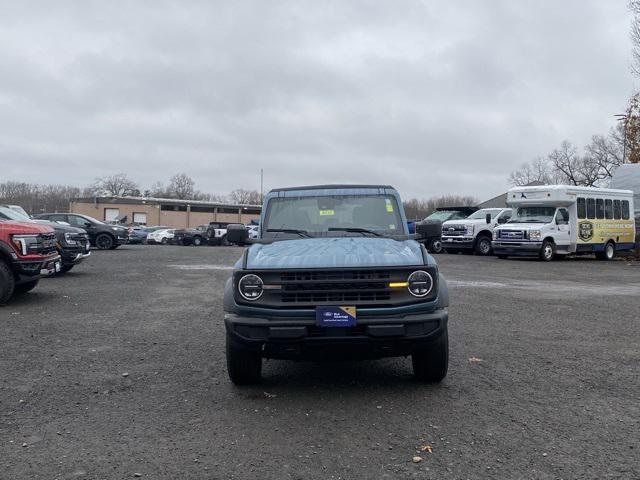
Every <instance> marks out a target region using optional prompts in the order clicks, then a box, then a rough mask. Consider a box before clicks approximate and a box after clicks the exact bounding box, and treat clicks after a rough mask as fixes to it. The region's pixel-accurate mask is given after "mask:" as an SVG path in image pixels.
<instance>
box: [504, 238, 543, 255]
mask: <svg viewBox="0 0 640 480" xmlns="http://www.w3.org/2000/svg"><path fill="white" fill-rule="evenodd" d="M491 246H492V247H493V253H494V254H495V255H513V256H523V257H529V256H537V255H538V253H539V252H540V249H541V248H542V242H526V241H520V242H507V241H502V240H494V241H493V242H491Z"/></svg>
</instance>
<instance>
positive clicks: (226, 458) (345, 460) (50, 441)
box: [0, 246, 640, 480]
mask: <svg viewBox="0 0 640 480" xmlns="http://www.w3.org/2000/svg"><path fill="white" fill-rule="evenodd" d="M239 255H240V249H239V248H234V247H227V248H222V247H219V248H215V247H209V248H207V247H200V248H195V247H163V246H125V247H123V248H120V249H118V250H115V251H108V252H102V251H94V252H93V255H92V257H91V258H90V259H89V260H88V261H87V262H86V263H85V264H83V265H81V266H79V267H77V268H76V269H74V270H73V271H72V272H70V273H69V274H68V275H66V276H64V277H60V278H52V279H44V280H43V281H42V282H41V284H40V285H39V286H38V288H37V289H36V290H34V292H32V293H30V294H27V295H24V296H22V297H19V298H17V299H16V300H15V301H13V303H11V304H10V305H9V306H7V307H4V308H0V328H1V329H2V330H1V335H0V372H1V373H2V379H1V382H0V478H2V479H11V480H13V479H23V478H46V479H58V478H60V479H63V478H64V479H66V478H80V479H84V478H86V479H101V478H109V479H111V478H114V479H124V478H136V477H137V476H141V478H148V479H165V478H166V479H176V478H181V479H186V478H197V479H200V478H204V479H228V478H238V479H240V478H247V479H249V478H259V479H287V478H296V479H315V478H318V479H334V478H335V479H337V478H343V479H354V478H363V479H365V478H366V479H371V478H376V479H380V478H390V479H397V478H421V479H428V478H434V479H435V478H438V479H441V478H455V479H465V478H470V479H477V478H496V479H505V478H535V479H547V478H548V479H559V478H564V479H575V478H581V479H582V478H587V479H606V478H620V479H633V478H640V451H639V449H640V442H639V441H638V440H639V438H640V386H639V374H638V373H639V371H638V365H640V347H639V345H640V322H639V321H638V320H639V316H640V313H639V312H640V266H638V265H637V264H636V265H628V264H627V263H626V262H624V261H618V262H612V263H604V262H598V261H595V260H592V259H574V260H564V261H557V262H554V263H551V264H543V263H540V262H537V261H528V260H498V259H496V258H480V257H473V256H463V255H458V256H451V255H440V256H438V257H437V258H438V261H439V263H440V265H441V269H442V271H443V273H444V274H445V276H446V277H447V278H448V280H449V281H450V288H451V303H452V306H451V308H450V327H449V328H450V329H449V337H450V342H451V363H450V370H449V376H448V377H447V379H446V380H445V381H444V382H443V383H442V384H441V385H438V386H429V385H422V384H418V383H416V382H414V381H412V378H411V365H410V361H409V360H408V359H391V360H383V361H376V362H362V363H328V364H312V363H293V362H277V361H269V362H267V363H266V365H265V369H264V376H265V381H264V383H263V384H262V385H260V386H259V387H251V388H237V387H234V386H232V384H231V383H230V382H229V380H228V379H227V375H226V368H225V361H224V326H223V321H222V312H221V304H222V287H223V283H224V281H225V279H226V278H227V276H228V275H229V273H230V270H229V268H230V266H231V265H232V264H233V262H234V261H235V259H236V258H237V257H238V256H239ZM426 445H430V446H431V447H432V452H431V453H429V452H428V451H425V452H418V449H419V448H420V447H421V446H426ZM416 455H419V456H421V457H422V458H423V460H422V461H421V462H419V463H412V457H414V456H416Z"/></svg>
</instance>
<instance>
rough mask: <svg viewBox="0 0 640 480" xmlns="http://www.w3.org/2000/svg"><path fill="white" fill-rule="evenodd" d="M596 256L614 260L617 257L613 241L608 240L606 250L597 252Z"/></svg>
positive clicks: (599, 258)
mask: <svg viewBox="0 0 640 480" xmlns="http://www.w3.org/2000/svg"><path fill="white" fill-rule="evenodd" d="M596 258H597V259H598V260H608V261H609V260H613V259H614V258H616V246H615V245H614V244H613V242H607V244H606V245H605V246H604V252H598V253H596Z"/></svg>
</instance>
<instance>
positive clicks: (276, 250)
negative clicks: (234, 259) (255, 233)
mask: <svg viewBox="0 0 640 480" xmlns="http://www.w3.org/2000/svg"><path fill="white" fill-rule="evenodd" d="M408 265H424V259H423V257H422V250H421V248H420V244H418V242H416V241H415V240H401V241H398V240H393V239H391V238H370V237H329V238H301V239H294V240H281V241H277V242H273V243H270V244H255V245H252V246H251V247H250V248H249V251H248V252H247V268H249V269H270V268H336V267H338V268H339V267H347V268H348V267H393V266H408Z"/></svg>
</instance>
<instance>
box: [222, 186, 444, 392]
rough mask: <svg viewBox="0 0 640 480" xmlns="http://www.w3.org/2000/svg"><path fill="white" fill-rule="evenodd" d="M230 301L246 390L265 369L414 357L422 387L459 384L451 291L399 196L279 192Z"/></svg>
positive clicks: (391, 192)
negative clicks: (451, 364) (451, 335)
mask: <svg viewBox="0 0 640 480" xmlns="http://www.w3.org/2000/svg"><path fill="white" fill-rule="evenodd" d="M227 239H228V240H229V241H230V242H231V243H238V244H251V245H250V246H249V248H247V249H245V251H244V254H243V255H242V257H241V258H240V259H239V260H238V262H237V263H236V264H235V266H234V271H233V274H232V277H231V278H230V279H229V281H228V282H227V284H226V288H225V293H224V310H225V316H224V319H225V326H226V331H227V370H228V373H229V377H230V379H231V381H232V382H233V383H235V384H238V385H242V384H250V383H255V382H258V381H259V380H260V378H261V371H262V359H263V358H269V359H293V360H342V359H364V358H382V357H391V356H409V355H410V356H411V358H412V363H413V372H414V375H415V377H416V378H417V379H419V380H422V381H428V382H439V381H441V380H442V379H443V378H444V377H445V376H446V374H447V367H448V357H449V348H448V335H447V320H448V312H447V307H448V304H449V296H448V290H447V284H446V282H445V280H444V279H443V277H442V275H441V274H440V273H439V272H438V266H437V264H436V262H435V260H434V259H433V257H432V256H431V255H430V254H429V253H428V252H427V250H426V249H425V247H424V246H423V245H421V244H419V243H418V242H417V241H415V240H414V239H413V237H412V236H411V235H409V234H408V230H407V222H406V218H405V214H404V210H403V208H402V202H401V201H400V196H399V195H398V192H397V191H396V190H395V189H394V188H392V187H390V186H377V185H376V186H359V185H337V186H335V185H328V186H312V187H297V188H285V189H278V190H272V191H271V192H269V194H268V195H267V196H266V197H265V200H264V205H263V209H262V215H261V220H260V230H259V237H258V239H255V240H252V239H249V238H248V232H247V230H246V227H245V226H244V225H239V224H231V225H229V226H228V229H227Z"/></svg>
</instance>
